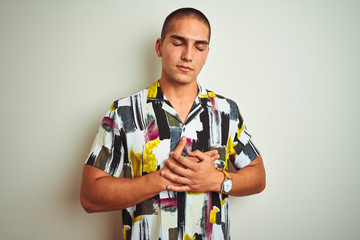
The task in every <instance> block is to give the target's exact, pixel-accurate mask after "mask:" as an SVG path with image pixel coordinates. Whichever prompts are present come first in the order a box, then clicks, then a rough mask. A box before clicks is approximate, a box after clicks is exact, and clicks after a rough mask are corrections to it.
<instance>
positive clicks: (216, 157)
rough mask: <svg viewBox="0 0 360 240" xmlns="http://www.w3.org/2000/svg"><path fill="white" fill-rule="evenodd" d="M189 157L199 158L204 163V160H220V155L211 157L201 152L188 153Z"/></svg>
mask: <svg viewBox="0 0 360 240" xmlns="http://www.w3.org/2000/svg"><path fill="white" fill-rule="evenodd" d="M215 151H216V150H215ZM188 155H189V156H191V157H197V158H198V159H199V160H201V161H204V160H207V161H215V160H217V159H219V158H220V155H219V154H216V155H214V156H211V157H210V156H209V155H207V154H205V153H203V152H201V151H198V150H196V151H194V152H188Z"/></svg>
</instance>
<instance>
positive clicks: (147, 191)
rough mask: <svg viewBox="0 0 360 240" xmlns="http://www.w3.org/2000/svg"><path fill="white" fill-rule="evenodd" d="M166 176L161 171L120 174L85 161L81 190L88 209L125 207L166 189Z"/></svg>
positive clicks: (97, 210)
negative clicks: (136, 175)
mask: <svg viewBox="0 0 360 240" xmlns="http://www.w3.org/2000/svg"><path fill="white" fill-rule="evenodd" d="M164 180H165V179H164V178H162V177H161V176H160V174H159V171H156V172H153V173H150V174H147V175H144V176H141V177H137V178H116V177H113V176H111V175H110V174H108V173H106V172H104V171H102V170H100V169H98V168H96V167H93V166H89V165H85V166H84V170H83V176H82V183H81V190H80V201H81V205H82V206H83V208H84V209H85V210H86V212H103V211H111V210H120V209H124V208H127V207H129V206H133V205H136V204H138V203H140V202H143V201H145V200H147V199H150V198H152V197H153V196H155V195H157V194H158V193H160V192H161V191H163V190H165V189H166V184H167V183H166V181H164ZM149 182H150V183H152V184H148V183H149Z"/></svg>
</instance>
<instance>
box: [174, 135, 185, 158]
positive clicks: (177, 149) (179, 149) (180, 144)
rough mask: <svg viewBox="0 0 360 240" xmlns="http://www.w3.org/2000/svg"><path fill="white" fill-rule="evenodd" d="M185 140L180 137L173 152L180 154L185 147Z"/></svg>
mask: <svg viewBox="0 0 360 240" xmlns="http://www.w3.org/2000/svg"><path fill="white" fill-rule="evenodd" d="M186 139H187V138H186V137H185V136H182V137H181V138H180V141H179V142H178V144H177V146H176V147H175V149H174V152H177V153H179V154H181V152H182V151H183V150H184V147H185V145H186Z"/></svg>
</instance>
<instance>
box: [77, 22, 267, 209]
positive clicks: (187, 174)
mask: <svg viewBox="0 0 360 240" xmlns="http://www.w3.org/2000/svg"><path fill="white" fill-rule="evenodd" d="M208 36H209V29H208V27H207V26H206V24H204V23H203V22H201V21H199V20H197V19H194V18H191V17H190V18H181V19H174V20H172V23H171V28H170V30H169V31H168V33H167V34H166V36H165V38H164V39H160V38H159V39H157V41H156V45H155V49H156V54H157V55H158V56H159V57H161V58H162V72H161V78H160V87H161V90H162V92H163V93H164V95H165V96H166V98H167V99H168V100H169V101H170V102H171V105H172V106H173V107H174V109H175V110H176V112H177V113H178V115H179V116H180V118H181V120H182V122H183V123H184V122H185V120H186V118H187V116H188V114H189V112H190V109H191V106H192V104H193V102H194V100H195V98H196V96H197V94H198V87H197V82H196V81H197V76H198V74H199V73H200V71H201V69H202V67H203V66H204V64H205V63H206V58H207V56H208V52H209V46H208V43H209V39H208ZM185 140H186V138H185V137H183V138H182V139H181V140H180V141H179V143H178V146H177V147H176V149H175V150H174V151H173V152H172V153H171V154H170V156H169V158H168V159H166V160H165V166H164V168H162V169H160V170H158V171H155V172H153V173H150V174H147V175H145V176H141V177H137V178H132V179H130V178H115V177H113V176H111V175H109V174H107V173H106V172H104V171H102V170H100V169H98V168H96V167H93V166H89V165H84V169H83V176H82V183H81V190H80V200H81V204H82V206H83V207H84V209H85V210H86V211H87V212H103V211H111V210H120V209H124V208H127V207H130V206H133V205H136V204H138V203H140V202H143V201H145V200H147V199H150V198H152V197H154V196H155V195H157V194H159V193H160V192H161V191H163V190H165V189H168V190H172V191H177V192H184V191H191V192H208V191H214V192H219V191H220V189H221V184H222V182H223V180H224V174H223V173H222V172H220V171H217V170H216V165H215V166H214V165H213V161H214V160H216V159H218V158H219V157H220V156H219V154H218V153H217V151H216V150H213V151H209V152H205V153H203V152H200V151H194V152H190V153H188V155H189V156H188V157H182V156H181V152H182V150H183V148H184V146H185V144H186V141H185ZM231 177H232V181H233V187H232V189H231V191H230V193H229V194H230V195H234V196H245V195H250V194H255V193H259V192H261V191H262V190H263V189H264V188H265V170H264V166H263V162H262V158H261V156H259V157H257V158H256V159H255V160H254V161H253V162H252V163H250V164H249V165H248V166H247V167H245V168H243V169H241V170H238V171H237V172H235V173H231ZM149 182H151V183H152V184H148V183H149Z"/></svg>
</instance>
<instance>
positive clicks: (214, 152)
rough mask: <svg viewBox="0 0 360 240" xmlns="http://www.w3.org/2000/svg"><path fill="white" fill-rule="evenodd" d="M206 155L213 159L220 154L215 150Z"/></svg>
mask: <svg viewBox="0 0 360 240" xmlns="http://www.w3.org/2000/svg"><path fill="white" fill-rule="evenodd" d="M204 154H206V155H208V156H209V157H213V156H215V155H217V154H218V150H216V149H215V150H211V151H207V152H204Z"/></svg>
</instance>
